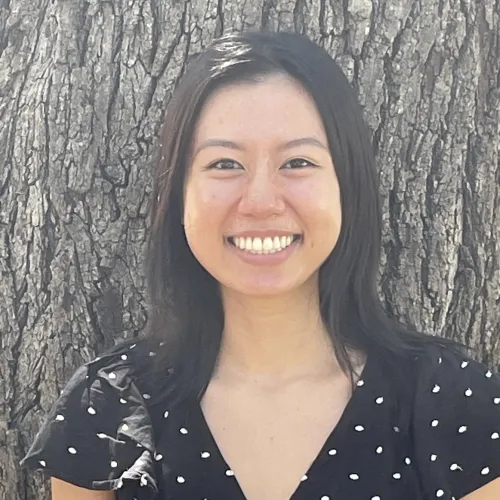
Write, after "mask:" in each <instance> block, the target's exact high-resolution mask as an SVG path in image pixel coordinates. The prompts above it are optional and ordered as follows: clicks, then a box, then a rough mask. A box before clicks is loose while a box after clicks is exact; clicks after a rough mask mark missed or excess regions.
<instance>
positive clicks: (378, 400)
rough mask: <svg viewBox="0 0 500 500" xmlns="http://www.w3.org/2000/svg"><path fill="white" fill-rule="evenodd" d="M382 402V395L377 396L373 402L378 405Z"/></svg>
mask: <svg viewBox="0 0 500 500" xmlns="http://www.w3.org/2000/svg"><path fill="white" fill-rule="evenodd" d="M383 402H384V398H383V397H382V396H380V397H379V398H377V399H376V400H375V403H377V404H378V405H381V404H382V403H383Z"/></svg>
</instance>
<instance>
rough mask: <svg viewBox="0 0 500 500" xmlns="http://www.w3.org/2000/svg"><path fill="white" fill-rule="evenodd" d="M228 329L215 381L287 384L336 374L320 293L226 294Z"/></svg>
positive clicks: (335, 363) (225, 327)
mask: <svg viewBox="0 0 500 500" xmlns="http://www.w3.org/2000/svg"><path fill="white" fill-rule="evenodd" d="M222 297H223V303H224V313H225V326H224V332H223V336H222V344H221V350H220V354H219V359H218V363H217V369H216V373H215V376H216V377H217V378H221V377H226V376H229V377H236V378H243V379H253V380H256V381H257V380H260V381H262V382H265V381H266V380H273V381H280V380H281V381H284V380H289V379H292V378H296V377H301V376H310V375H313V376H321V375H329V374H332V373H337V372H338V371H339V367H338V363H337V361H336V358H335V354H334V350H333V345H332V342H331V339H330V337H329V335H328V333H327V331H326V329H325V327H324V325H323V323H322V320H321V316H320V309H319V296H318V293H317V287H314V290H308V291H306V293H304V291H303V290H302V291H301V292H300V293H299V292H293V293H290V294H288V295H286V296H279V297H266V298H262V297H249V296H242V295H240V294H237V293H236V292H234V291H231V290H227V289H226V290H223V292H222Z"/></svg>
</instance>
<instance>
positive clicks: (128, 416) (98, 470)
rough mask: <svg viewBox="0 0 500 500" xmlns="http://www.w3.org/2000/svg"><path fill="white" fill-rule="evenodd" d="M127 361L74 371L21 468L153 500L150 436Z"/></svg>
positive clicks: (116, 357)
mask: <svg viewBox="0 0 500 500" xmlns="http://www.w3.org/2000/svg"><path fill="white" fill-rule="evenodd" d="M127 358H128V356H127V354H125V353H121V354H120V353H115V354H112V355H109V356H105V357H102V358H97V359H96V360H94V361H92V362H90V363H87V364H85V365H83V366H82V367H80V368H79V369H78V370H77V371H76V372H75V373H74V375H73V377H72V378H71V379H70V381H69V382H68V384H67V385H66V387H65V388H64V390H63V391H62V393H61V395H60V396H59V398H58V399H57V401H56V402H55V403H54V405H53V407H52V409H51V411H50V412H49V415H48V416H47V419H46V421H45V423H44V424H43V426H42V428H41V429H40V430H39V432H38V434H37V436H36V438H35V440H34V442H33V443H32V445H31V448H30V450H29V452H28V454H27V455H26V456H25V457H24V458H23V460H22V461H21V466H23V467H26V468H30V469H40V470H42V471H43V472H44V473H45V474H46V475H47V476H54V477H57V478H59V479H62V480H64V481H67V482H69V483H72V484H75V485H77V486H80V487H82V488H87V489H96V490H117V498H119V499H120V500H128V499H130V500H132V499H135V498H137V499H138V500H149V499H152V498H154V497H155V494H156V492H157V491H158V488H157V481H156V479H155V467H154V466H155V462H154V457H155V451H154V436H153V428H152V424H151V419H150V416H149V413H148V410H147V405H146V402H145V400H146V399H147V397H148V395H147V394H141V392H140V391H139V389H138V387H137V385H136V384H135V383H134V379H133V377H132V376H131V374H130V373H131V371H130V365H128V364H127V362H126V360H127Z"/></svg>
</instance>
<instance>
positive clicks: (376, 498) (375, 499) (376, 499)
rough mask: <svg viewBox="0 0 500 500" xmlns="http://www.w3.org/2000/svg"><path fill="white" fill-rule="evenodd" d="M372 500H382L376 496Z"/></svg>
mask: <svg viewBox="0 0 500 500" xmlns="http://www.w3.org/2000/svg"><path fill="white" fill-rule="evenodd" d="M371 500H380V497H379V496H378V495H375V496H374V497H372V498H371Z"/></svg>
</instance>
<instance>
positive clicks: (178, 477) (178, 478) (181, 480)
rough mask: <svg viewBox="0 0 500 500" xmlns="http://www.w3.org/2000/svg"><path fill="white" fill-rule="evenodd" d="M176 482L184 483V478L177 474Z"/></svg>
mask: <svg viewBox="0 0 500 500" xmlns="http://www.w3.org/2000/svg"><path fill="white" fill-rule="evenodd" d="M177 482H178V483H181V484H182V483H185V482H186V480H185V479H184V478H183V477H182V476H177Z"/></svg>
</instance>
